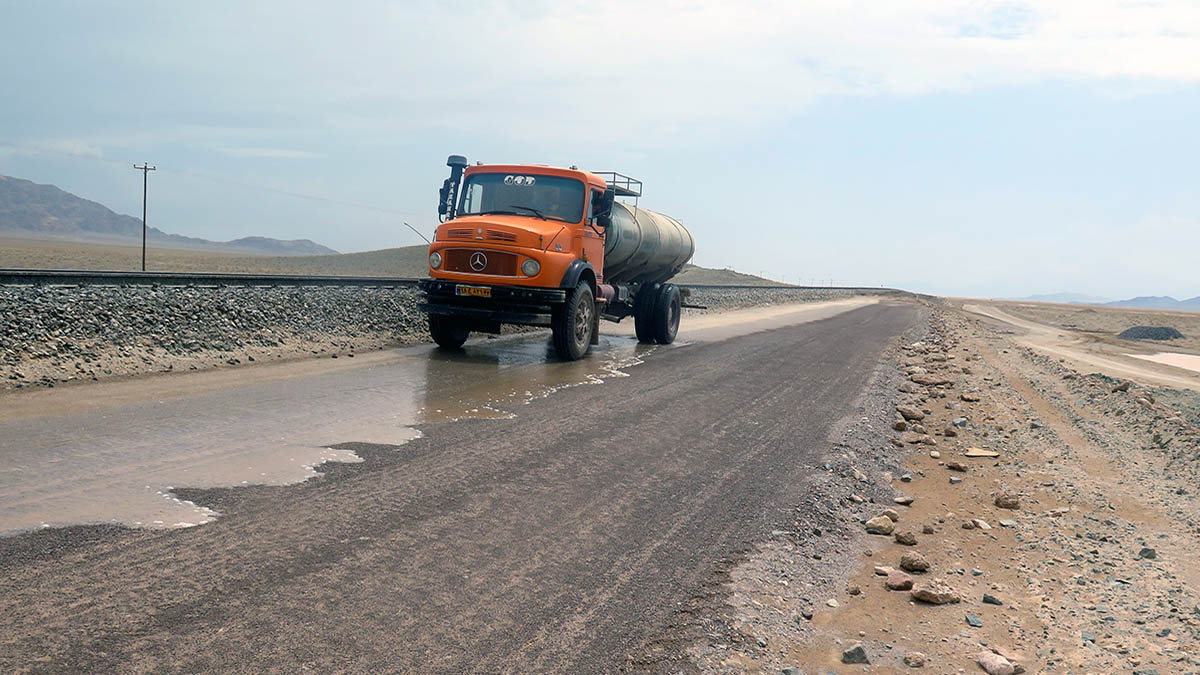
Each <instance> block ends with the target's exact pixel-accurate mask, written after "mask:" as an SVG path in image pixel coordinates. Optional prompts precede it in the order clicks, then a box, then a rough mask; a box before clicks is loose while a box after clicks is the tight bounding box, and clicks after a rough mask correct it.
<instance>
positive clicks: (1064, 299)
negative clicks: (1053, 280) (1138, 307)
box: [1004, 293, 1112, 305]
mask: <svg viewBox="0 0 1200 675" xmlns="http://www.w3.org/2000/svg"><path fill="white" fill-rule="evenodd" d="M1004 299H1005V300H1014V301H1016V302H1061V303H1063V304H1068V305H1075V304H1079V305H1103V304H1105V303H1108V302H1112V298H1102V297H1100V296H1098V295H1086V294H1084V293H1045V294H1042V295H1029V296H1026V297H1024V298H1004Z"/></svg>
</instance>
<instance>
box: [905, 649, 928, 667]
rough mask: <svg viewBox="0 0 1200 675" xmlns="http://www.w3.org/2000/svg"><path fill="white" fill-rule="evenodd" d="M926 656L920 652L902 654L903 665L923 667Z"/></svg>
mask: <svg viewBox="0 0 1200 675" xmlns="http://www.w3.org/2000/svg"><path fill="white" fill-rule="evenodd" d="M927 660H928V657H926V656H925V654H923V653H921V652H909V653H907V654H905V655H904V665H906V666H908V667H909V668H924V667H925V662H926V661H927Z"/></svg>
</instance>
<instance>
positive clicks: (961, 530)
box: [689, 309, 1200, 675]
mask: <svg viewBox="0 0 1200 675" xmlns="http://www.w3.org/2000/svg"><path fill="white" fill-rule="evenodd" d="M893 368H894V370H893V372H896V373H897V374H898V375H900V377H901V378H902V379H901V380H892V392H893V393H892V395H891V397H890V398H891V401H890V403H889V404H888V406H887V409H886V411H874V412H876V413H877V412H887V413H888V414H889V415H891V419H890V420H889V421H888V422H887V426H883V427H882V428H881V425H878V424H871V423H870V420H871V419H872V416H871V415H870V414H866V415H863V417H862V423H861V424H860V425H858V426H859V428H860V430H861V431H862V432H863V433H866V434H871V433H873V434H874V437H875V439H876V442H875V444H874V446H875V447H876V448H878V447H889V448H891V451H890V452H887V453H883V456H882V458H881V457H880V456H879V454H878V453H876V454H869V453H868V454H863V455H857V456H852V459H853V461H854V466H853V467H852V469H843V470H842V473H843V474H849V475H850V476H851V477H852V478H854V479H855V480H856V482H857V485H856V486H847V485H845V484H843V485H842V488H841V489H842V492H841V493H840V495H839V496H838V505H837V511H838V512H839V513H840V516H841V518H842V519H843V520H842V525H843V527H844V528H845V529H847V530H851V531H853V532H854V535H853V536H851V537H849V538H848V539H846V540H845V541H843V542H840V544H841V545H840V547H839V548H840V551H841V555H840V556H837V557H836V559H835V561H831V562H830V565H829V566H828V567H827V568H826V569H839V570H841V569H845V568H846V567H847V566H848V567H850V568H851V569H852V570H853V571H851V572H849V573H848V574H845V575H844V576H838V577H836V578H837V579H839V581H840V584H841V585H840V587H838V588H835V589H832V590H831V589H830V584H829V583H828V581H827V577H823V576H822V575H821V574H818V573H810V574H807V575H805V576H802V577H801V578H799V579H797V578H796V576H795V575H794V574H793V573H792V570H793V569H795V568H800V569H804V568H806V567H809V566H811V561H810V560H806V559H805V558H807V556H804V557H801V556H798V555H796V554H797V553H802V552H805V551H804V549H803V546H804V545H805V544H806V542H807V541H813V540H814V539H815V536H817V533H816V532H815V531H813V536H810V535H809V534H808V532H806V531H804V530H801V529H800V528H796V529H794V530H792V529H790V528H785V527H781V528H780V529H781V531H782V530H790V531H789V532H788V533H786V534H783V535H782V536H781V539H782V540H784V541H788V542H789V543H788V546H784V547H782V548H781V547H780V546H779V545H778V544H777V543H776V542H765V543H763V544H762V545H761V546H760V547H759V548H758V549H757V550H756V551H754V552H753V553H751V554H750V555H749V556H748V557H747V559H746V560H745V561H743V562H742V563H741V564H739V565H738V566H736V567H734V568H733V569H732V570H730V571H729V572H728V573H727V576H726V580H725V583H724V584H723V586H722V591H721V593H722V596H723V597H724V598H725V599H724V603H723V607H722V609H721V611H720V612H718V613H716V614H717V615H718V616H720V617H721V622H720V623H721V624H723V625H726V626H729V627H731V628H733V629H734V631H733V632H734V633H735V634H736V636H737V639H733V640H731V639H729V638H728V637H726V636H719V635H716V634H715V633H711V632H710V634H709V635H708V636H706V637H707V638H708V639H707V640H704V639H701V640H697V641H695V642H693V643H692V646H691V647H690V650H689V651H690V653H691V655H692V659H693V660H694V661H695V662H698V663H699V664H700V669H701V670H705V671H722V670H730V669H738V670H754V669H761V670H763V671H764V672H765V671H768V670H774V671H775V672H780V671H782V672H785V673H786V672H812V671H815V670H820V671H821V672H824V671H825V670H836V671H837V672H848V671H849V669H850V668H851V667H853V668H861V666H860V665H856V664H870V666H871V667H872V668H875V669H882V670H886V671H889V672H900V671H907V670H909V669H910V668H919V667H925V668H927V669H928V670H930V671H932V672H939V673H941V672H986V673H990V674H992V675H1000V674H1002V675H1014V674H1015V673H1020V672H1106V673H1107V672H1132V673H1140V674H1142V675H1150V674H1153V673H1176V672H1180V673H1182V672H1200V573H1198V572H1197V570H1200V546H1198V545H1197V543H1198V542H1200V494H1197V490H1196V484H1197V483H1196V481H1197V478H1198V471H1200V429H1198V428H1197V427H1198V426H1200V394H1197V393H1196V392H1194V391H1188V390H1171V389H1165V388H1159V387H1151V386H1144V385H1139V384H1137V383H1135V382H1130V381H1128V380H1120V379H1113V378H1110V377H1107V376H1104V375H1101V374H1094V373H1088V372H1086V371H1085V372H1080V371H1077V370H1073V369H1072V368H1071V367H1070V364H1069V363H1067V362H1064V361H1063V360H1060V359H1058V358H1054V357H1050V356H1046V355H1043V354H1041V353H1039V352H1037V351H1034V350H1033V349H1030V348H1026V347H1024V346H1022V345H1021V344H1020V343H1019V342H1018V341H1017V340H1016V339H1015V338H1014V337H1013V336H1012V335H1011V333H1010V332H1009V331H1006V330H1004V329H1002V328H998V327H997V326H996V325H994V324H993V323H991V322H989V321H987V320H986V318H980V317H979V316H977V315H972V314H969V313H965V312H958V311H954V310H949V309H935V313H934V315H933V317H932V321H931V325H930V329H929V333H928V334H927V335H926V336H924V338H923V339H921V340H920V341H916V342H912V343H909V344H907V345H905V346H903V347H902V348H901V349H900V350H898V351H897V353H896V356H895V360H894V365H893ZM870 404H875V405H877V404H878V403H877V400H876V401H872V402H870ZM889 427H890V429H889ZM835 452H836V450H835ZM898 465H899V466H898ZM881 492H882V494H881ZM798 509H799V511H800V512H802V513H803V512H805V511H807V510H808V509H807V508H806V507H805V506H804V505H801V506H800V507H798ZM829 533H830V530H828V529H826V530H825V531H824V532H823V535H824V536H828V535H829ZM789 540H790V541H789ZM789 547H790V548H789ZM793 550H794V552H793ZM855 568H856V569H855ZM798 585H799V586H800V587H801V588H802V589H803V590H801V591H799V592H797V591H795V590H792V589H793V588H795V587H796V586H798ZM847 664H848V665H847Z"/></svg>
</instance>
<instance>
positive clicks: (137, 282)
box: [0, 269, 896, 292]
mask: <svg viewBox="0 0 1200 675" xmlns="http://www.w3.org/2000/svg"><path fill="white" fill-rule="evenodd" d="M418 281H420V279H417V278H413V277H351V276H331V275H303V274H216V273H197V272H122V271H113V270H30V269H0V286H156V285H157V286H362V287H376V288H378V287H391V288H416V286H417V282H418ZM681 285H684V286H687V287H688V288H697V289H722V288H724V289H731V290H746V289H752V290H842V291H872V292H879V291H895V290H896V289H892V288H873V287H861V286H782V285H780V286H751V285H736V286H730V285H724V284H681Z"/></svg>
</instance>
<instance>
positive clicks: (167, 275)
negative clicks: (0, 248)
mask: <svg viewBox="0 0 1200 675" xmlns="http://www.w3.org/2000/svg"><path fill="white" fill-rule="evenodd" d="M417 281H419V280H418V279H408V278H400V277H343V276H312V275H301V274H211V273H193V272H118V271H111V270H28V269H0V285H4V286H37V285H76V286H77V285H90V286H147V285H161V286H390V287H416V285H417Z"/></svg>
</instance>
